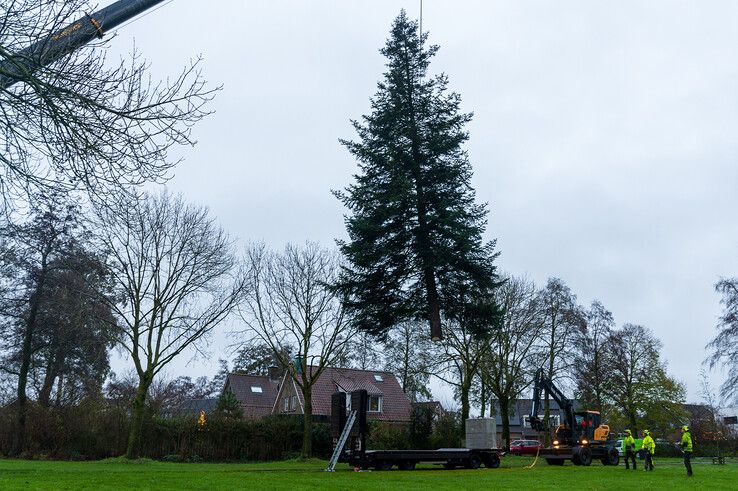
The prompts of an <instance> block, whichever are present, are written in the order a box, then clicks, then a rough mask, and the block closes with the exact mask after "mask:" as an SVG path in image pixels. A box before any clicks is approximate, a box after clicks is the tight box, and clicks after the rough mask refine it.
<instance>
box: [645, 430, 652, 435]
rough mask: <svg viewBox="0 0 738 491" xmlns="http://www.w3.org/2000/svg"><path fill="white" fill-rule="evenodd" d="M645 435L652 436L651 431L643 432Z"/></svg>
mask: <svg viewBox="0 0 738 491" xmlns="http://www.w3.org/2000/svg"><path fill="white" fill-rule="evenodd" d="M643 434H644V435H650V434H651V432H650V431H648V430H643Z"/></svg>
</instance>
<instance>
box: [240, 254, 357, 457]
mask: <svg viewBox="0 0 738 491" xmlns="http://www.w3.org/2000/svg"><path fill="white" fill-rule="evenodd" d="M246 261H247V268H248V274H249V277H250V280H251V282H252V288H251V289H250V290H249V292H248V295H247V297H246V298H247V300H246V302H245V303H244V308H243V310H242V318H243V320H244V322H245V323H246V326H247V333H246V334H251V335H256V336H257V337H259V338H260V339H261V340H262V341H263V342H264V343H267V344H269V346H270V347H271V348H272V351H273V352H274V354H275V356H276V357H277V359H279V360H280V363H281V365H282V367H283V368H285V369H286V370H288V373H289V376H290V377H291V378H292V380H294V381H295V383H296V384H297V387H298V388H299V390H300V391H301V393H302V398H303V401H304V427H303V429H304V432H303V440H302V454H303V456H305V457H308V456H310V454H311V453H312V428H313V421H312V414H313V405H312V389H313V386H314V385H315V383H316V381H317V380H318V379H319V378H320V376H321V375H322V374H323V372H324V371H325V369H326V368H327V367H329V366H331V365H333V364H334V363H335V362H336V360H338V359H339V358H341V356H342V355H343V352H344V350H345V349H346V346H347V344H348V341H349V339H350V338H351V334H352V333H353V330H352V328H351V327H350V323H349V322H348V319H347V317H346V315H345V310H344V308H343V303H342V302H341V300H342V299H341V298H340V297H339V296H338V294H337V293H336V292H335V290H333V289H332V288H331V287H330V286H331V285H333V284H335V281H336V279H337V277H338V273H339V261H338V254H337V253H336V252H334V251H331V250H327V249H323V248H321V247H319V246H318V245H317V244H315V243H307V244H306V245H305V246H303V247H297V246H294V245H287V247H285V249H284V251H283V252H282V253H273V252H270V251H268V250H267V249H266V247H265V246H264V245H253V246H250V247H249V248H248V249H247V252H246ZM290 347H293V348H294V351H292V355H294V359H292V360H291V359H289V358H288V356H289V355H288V353H290V351H289V348H290Z"/></svg>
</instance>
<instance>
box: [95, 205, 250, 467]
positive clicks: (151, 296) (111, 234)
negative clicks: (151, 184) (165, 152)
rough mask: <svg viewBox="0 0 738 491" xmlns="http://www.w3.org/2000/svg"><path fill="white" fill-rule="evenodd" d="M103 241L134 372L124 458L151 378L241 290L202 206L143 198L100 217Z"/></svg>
mask: <svg viewBox="0 0 738 491" xmlns="http://www.w3.org/2000/svg"><path fill="white" fill-rule="evenodd" d="M101 214H102V217H101V218H102V219H101V227H102V228H103V232H102V235H103V242H104V244H105V246H106V247H107V248H108V249H109V250H110V251H111V257H112V261H111V268H112V274H113V277H114V279H115V281H116V283H117V284H118V286H119V288H120V289H121V292H122V297H123V298H122V299H121V301H120V302H119V303H118V304H116V305H114V306H113V307H114V309H115V312H116V314H117V315H118V317H120V321H121V324H122V326H123V334H122V342H121V346H122V347H123V349H124V350H125V351H126V352H127V353H128V354H129V355H130V357H131V360H132V361H133V365H134V367H135V370H136V373H137V375H138V381H139V383H138V388H137V391H136V396H135V399H134V402H133V421H132V425H131V431H130V435H129V439H128V449H127V452H126V454H127V456H128V457H129V458H135V457H137V456H138V455H139V452H140V439H141V428H142V425H143V416H144V408H145V404H146V397H147V393H148V390H149V387H150V386H151V384H152V382H153V381H154V378H155V377H156V376H157V374H159V373H160V372H161V371H162V369H164V367H165V366H166V365H167V364H168V363H169V362H171V361H172V360H173V359H174V358H176V357H177V356H179V355H180V354H181V353H182V352H183V351H185V349H187V348H190V347H192V348H194V349H198V347H199V344H200V342H201V341H203V339H204V338H205V337H206V336H207V335H208V334H209V333H210V332H211V331H212V330H213V329H214V328H215V327H216V326H217V325H218V324H219V323H220V322H222V321H223V320H224V319H226V318H227V317H228V315H229V314H230V313H231V312H232V311H233V310H234V309H235V307H236V306H237V305H238V303H239V301H240V300H241V299H242V295H243V293H244V291H245V288H246V279H245V277H244V276H243V275H242V274H240V272H239V271H238V261H237V259H236V257H235V254H234V248H233V243H232V241H231V240H230V239H229V238H228V236H227V235H226V234H225V233H224V232H223V230H222V229H221V228H220V227H218V226H217V225H216V224H215V221H214V220H213V218H211V217H210V215H209V213H208V211H207V209H206V208H202V207H198V206H194V205H188V204H186V203H185V202H184V201H183V200H182V199H181V198H180V197H174V196H171V195H169V194H160V195H145V196H144V197H143V198H141V199H139V200H136V201H131V202H130V203H129V206H127V207H121V209H119V210H117V213H114V212H112V211H108V210H104V211H102V212H101Z"/></svg>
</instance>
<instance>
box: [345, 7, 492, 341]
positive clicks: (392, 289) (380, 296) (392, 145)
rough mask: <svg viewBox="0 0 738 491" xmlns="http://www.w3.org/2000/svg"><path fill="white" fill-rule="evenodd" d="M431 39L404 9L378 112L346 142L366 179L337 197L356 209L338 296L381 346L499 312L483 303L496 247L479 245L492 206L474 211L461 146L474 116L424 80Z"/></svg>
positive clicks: (438, 80) (437, 79)
mask: <svg viewBox="0 0 738 491" xmlns="http://www.w3.org/2000/svg"><path fill="white" fill-rule="evenodd" d="M426 37H427V35H426V34H419V33H418V26H417V22H413V21H410V20H409V19H408V18H407V15H406V14H405V12H404V11H402V12H401V13H400V15H399V16H398V17H397V18H396V19H395V21H394V23H393V25H392V30H391V34H390V38H389V39H388V40H387V43H386V45H385V46H384V48H383V49H381V53H382V54H383V55H384V56H386V57H387V60H388V62H387V65H386V66H387V71H386V73H384V78H383V80H382V81H380V82H379V84H378V91H377V93H376V95H375V96H374V98H372V99H371V114H369V115H365V116H363V118H362V119H361V120H360V121H352V123H353V126H354V128H355V130H356V132H357V133H358V139H357V141H347V140H342V141H341V143H342V144H343V145H345V146H346V147H347V149H348V150H349V152H350V153H351V154H352V155H353V156H354V157H355V158H356V160H357V161H358V164H359V169H360V171H359V173H358V174H357V175H355V176H354V177H355V180H356V182H355V183H353V184H351V185H349V186H348V187H347V188H346V189H345V191H343V192H336V196H337V197H338V198H339V199H341V201H342V202H343V203H344V205H345V206H346V207H347V208H349V210H350V211H351V214H350V215H348V216H346V218H345V221H346V228H347V232H348V236H349V240H348V241H339V246H340V248H341V251H342V253H343V254H344V256H345V258H346V264H345V266H344V270H343V275H342V281H341V283H340V285H339V289H340V290H342V292H343V293H344V294H345V298H346V300H345V302H346V306H347V308H348V310H349V311H350V313H352V314H353V316H354V319H355V322H356V324H357V326H358V327H359V328H360V329H362V330H365V331H368V332H371V333H373V334H375V335H378V336H379V337H382V338H384V337H386V335H387V332H388V329H389V328H391V327H392V326H394V325H396V324H397V323H399V322H402V321H406V320H425V321H427V322H428V323H429V324H430V329H431V338H432V339H434V340H438V339H441V338H442V330H441V324H442V320H443V321H446V320H450V319H456V320H459V319H460V318H464V319H466V320H468V319H470V314H471V313H473V314H474V316H475V317H476V318H478V319H480V320H481V321H482V324H483V325H491V320H492V318H493V317H494V314H495V313H496V309H495V308H494V306H493V305H492V304H491V303H490V302H487V301H483V302H477V301H476V300H478V299H488V298H489V297H490V295H489V294H490V293H491V291H492V290H493V289H494V288H495V287H496V286H497V285H498V280H497V274H496V271H495V266H494V265H493V260H494V258H495V256H496V254H495V252H494V242H488V243H484V242H483V240H482V234H483V232H484V229H485V226H486V216H487V208H486V205H483V204H477V203H475V192H474V189H472V187H471V182H470V181H471V177H472V169H471V164H470V163H469V159H468V156H467V152H466V151H465V150H464V148H463V144H464V143H465V142H466V140H467V139H468V137H469V135H468V133H467V132H466V131H465V130H464V127H465V125H466V124H467V123H468V122H469V121H470V120H471V118H472V114H471V113H463V112H461V109H460V104H461V97H460V96H459V94H457V93H454V92H451V91H449V90H448V78H447V77H446V76H445V75H443V74H441V75H437V76H434V77H426V72H427V70H428V66H429V64H430V60H431V58H432V57H433V56H434V54H435V53H436V51H437V50H438V46H435V45H434V46H428V47H426V46H425V39H426ZM469 299H475V300H474V301H471V302H470V300H469ZM470 307H472V308H471V309H470ZM480 307H481V308H480Z"/></svg>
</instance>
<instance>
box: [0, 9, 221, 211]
mask: <svg viewBox="0 0 738 491" xmlns="http://www.w3.org/2000/svg"><path fill="white" fill-rule="evenodd" d="M94 7H95V3H94V2H92V1H90V0H9V1H3V2H2V3H0V59H3V60H4V63H3V64H2V65H0V80H3V81H5V80H17V82H16V83H13V84H12V85H8V84H5V83H3V84H0V149H2V150H0V194H1V195H2V197H3V199H4V204H5V205H6V206H7V205H8V203H9V201H10V200H11V199H12V197H13V196H17V195H18V194H23V193H26V192H30V191H34V190H38V189H39V188H41V189H44V190H46V191H48V190H50V189H53V190H57V191H59V190H62V191H68V190H70V189H85V190H88V191H91V192H92V193H93V194H96V195H101V196H108V195H109V194H110V192H111V191H119V190H121V189H123V188H124V186H125V185H130V184H139V183H142V182H146V181H152V180H153V181H159V180H162V179H166V178H167V177H168V176H169V172H170V170H171V168H172V167H173V166H174V165H175V164H176V162H173V161H170V160H167V152H168V150H169V149H170V148H171V147H172V146H173V145H191V144H193V143H194V140H193V139H192V136H191V128H192V125H193V124H194V123H196V122H197V121H199V120H200V119H201V118H202V117H204V116H205V115H206V114H207V111H206V110H205V105H206V103H207V102H208V101H209V100H210V99H211V98H212V97H213V96H214V94H215V92H216V91H217V90H218V89H217V88H215V89H213V88H208V87H207V86H206V83H205V81H204V79H203V78H202V76H201V74H200V61H199V59H198V60H194V61H190V62H189V64H188V65H186V67H185V68H184V69H183V70H182V71H181V72H180V73H179V74H177V75H175V76H173V77H169V78H167V79H166V80H161V81H158V80H154V79H151V75H150V70H149V65H148V64H147V63H146V62H145V61H144V60H143V59H142V58H141V57H140V55H139V54H138V53H136V52H135V51H134V52H133V53H132V54H131V55H130V57H128V58H127V59H122V60H120V61H119V62H117V63H115V62H111V61H109V60H107V59H106V56H105V53H106V49H105V48H106V47H107V45H108V43H109V40H110V39H111V38H110V37H105V38H103V39H101V40H98V41H96V42H93V43H90V44H87V45H85V46H83V47H81V48H79V49H77V50H75V51H73V52H72V53H71V54H69V55H66V56H63V57H62V58H60V59H59V60H57V61H54V62H53V63H51V64H49V65H46V66H40V63H39V62H40V59H41V56H42V55H41V53H42V52H43V49H39V50H35V51H34V50H32V51H31V52H25V53H24V52H23V49H24V48H28V47H29V46H31V45H33V44H34V43H40V46H43V45H44V42H45V40H51V39H52V36H60V35H63V32H62V29H63V28H65V27H66V26H68V25H72V26H74V25H76V24H74V22H75V21H77V20H78V19H80V18H84V16H85V13H89V12H92V11H94V10H95V9H94ZM29 58H30V59H29ZM36 58H38V59H36ZM28 66H34V67H38V69H36V70H29V69H28V68H27V67H28Z"/></svg>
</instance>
